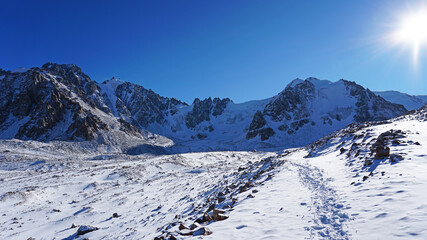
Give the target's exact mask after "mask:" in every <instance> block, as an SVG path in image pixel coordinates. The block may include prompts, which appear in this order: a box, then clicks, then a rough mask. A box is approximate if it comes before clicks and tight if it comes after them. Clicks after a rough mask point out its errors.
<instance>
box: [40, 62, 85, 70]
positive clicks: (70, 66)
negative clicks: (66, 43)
mask: <svg viewBox="0 0 427 240" xmlns="http://www.w3.org/2000/svg"><path fill="white" fill-rule="evenodd" d="M42 69H43V70H45V71H51V72H57V71H66V72H68V71H71V72H81V71H82V70H81V68H80V67H78V66H77V65H74V64H58V63H51V62H47V63H45V64H43V66H42Z"/></svg>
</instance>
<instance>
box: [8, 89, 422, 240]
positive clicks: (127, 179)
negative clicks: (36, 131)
mask: <svg viewBox="0 0 427 240" xmlns="http://www.w3.org/2000/svg"><path fill="white" fill-rule="evenodd" d="M294 84H295V83H294ZM294 84H291V85H290V86H291V87H292V89H294V86H296V85H297V84H295V85H294ZM298 84H299V83H298ZM305 84H307V85H309V84H308V83H307V82H306V83H305ZM340 84H345V82H343V83H340ZM350 84H351V83H350ZM292 89H291V88H289V90H290V91H291V90H292ZM349 89H351V87H349ZM363 92H365V93H366V94H367V95H369V92H368V91H367V90H364V91H363ZM378 101H379V100H378ZM251 104H252V103H251ZM226 109H227V108H226ZM224 111H225V110H224ZM223 114H225V112H224V113H223ZM356 115H357V113H355V114H354V116H356ZM425 129H427V106H426V107H424V108H422V109H420V110H417V111H412V112H409V113H407V114H406V115H403V116H400V117H397V118H394V119H390V120H384V121H377V122H363V123H354V124H351V125H349V126H347V127H345V128H343V129H341V130H338V131H335V132H334V133H332V134H330V135H328V136H325V137H323V138H321V139H319V140H318V141H315V142H314V143H312V144H310V145H308V146H306V147H301V148H292V149H285V150H282V151H279V152H244V151H238V152H231V151H223V152H220V151H217V152H204V153H185V154H175V155H161V156H149V155H138V156H135V155H128V154H122V153H110V154H100V153H96V152H91V151H88V152H86V153H75V152H74V151H73V150H70V149H67V148H64V149H60V150H58V149H56V148H50V143H42V142H36V141H21V142H17V141H3V142H2V144H0V152H1V154H0V157H1V158H0V159H1V164H0V182H1V184H2V185H1V186H2V187H1V188H0V209H2V214H1V215H0V238H1V239H28V238H30V237H32V238H35V239H83V238H89V239H101V238H102V239H194V237H192V236H198V238H203V239H246V238H251V239H252V238H255V239H261V238H262V239H397V238H403V239H426V238H427V232H426V230H425V225H426V223H427V214H426V211H425V210H426V205H425V198H426V192H425V189H426V187H427V179H426V174H425V172H426V171H427V162H426V161H425V160H426V155H425V145H426V144H427V133H426V132H425Z"/></svg>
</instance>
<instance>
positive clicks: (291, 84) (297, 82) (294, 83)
mask: <svg viewBox="0 0 427 240" xmlns="http://www.w3.org/2000/svg"><path fill="white" fill-rule="evenodd" d="M302 82H304V80H302V79H301V78H295V79H294V80H292V81H291V82H290V83H289V84H288V85H286V88H288V87H295V86H296V85H298V84H300V83H302Z"/></svg>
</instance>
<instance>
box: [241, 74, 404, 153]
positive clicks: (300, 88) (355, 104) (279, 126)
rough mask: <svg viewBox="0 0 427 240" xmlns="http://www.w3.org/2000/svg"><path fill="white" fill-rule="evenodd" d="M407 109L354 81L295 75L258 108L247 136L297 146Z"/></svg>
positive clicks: (399, 113) (388, 117) (276, 143)
mask: <svg viewBox="0 0 427 240" xmlns="http://www.w3.org/2000/svg"><path fill="white" fill-rule="evenodd" d="M405 112H406V109H405V107H403V106H402V105H399V104H393V103H390V102H388V101H386V100H384V99H383V98H382V97H379V96H377V95H375V94H374V93H373V92H371V91H370V90H369V89H365V88H363V87H362V86H360V85H358V84H356V83H355V82H350V81H346V80H340V81H338V82H330V81H325V80H318V79H316V78H308V79H306V80H304V81H303V80H300V79H296V80H294V81H292V82H291V83H290V84H289V85H288V86H287V87H286V88H285V89H284V90H283V91H282V92H281V93H279V94H278V95H277V96H276V97H274V98H273V99H272V100H271V101H270V102H269V103H268V104H267V105H266V106H265V108H264V109H263V110H262V111H258V112H256V114H255V115H254V117H253V120H252V122H251V125H250V127H249V131H248V133H247V135H246V138H247V139H253V138H257V137H259V138H260V139H261V140H262V141H270V142H271V143H273V144H275V145H278V144H280V142H282V143H285V144H287V146H288V147H296V146H301V145H304V144H308V143H310V142H312V141H314V140H316V139H318V138H320V137H322V136H324V135H326V134H329V133H331V132H333V131H335V130H337V129H340V128H342V127H344V126H346V125H348V124H350V123H353V122H366V121H380V120H385V119H390V118H392V117H396V116H399V115H401V114H403V113H405Z"/></svg>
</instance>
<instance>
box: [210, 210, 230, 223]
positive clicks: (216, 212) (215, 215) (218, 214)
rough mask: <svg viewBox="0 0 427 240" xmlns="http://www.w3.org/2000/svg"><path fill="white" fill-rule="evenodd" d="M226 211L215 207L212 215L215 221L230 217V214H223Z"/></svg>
mask: <svg viewBox="0 0 427 240" xmlns="http://www.w3.org/2000/svg"><path fill="white" fill-rule="evenodd" d="M224 213H225V211H221V210H218V209H214V210H213V213H212V217H213V219H214V221H222V220H225V219H227V218H228V216H226V215H223V214H224Z"/></svg>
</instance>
